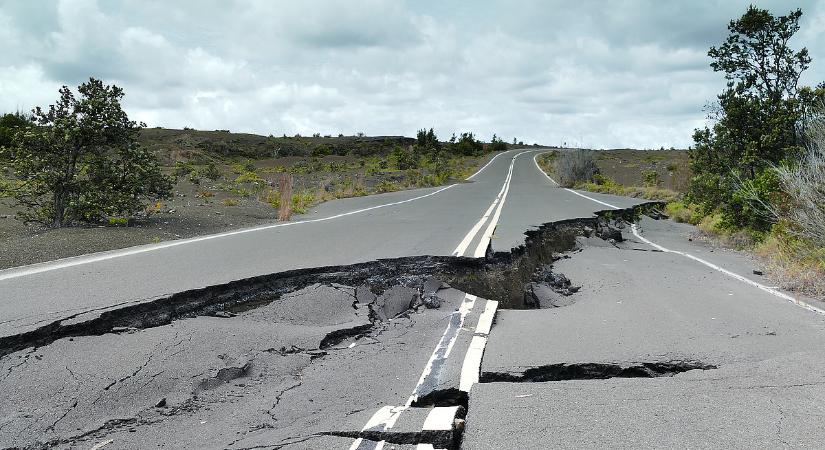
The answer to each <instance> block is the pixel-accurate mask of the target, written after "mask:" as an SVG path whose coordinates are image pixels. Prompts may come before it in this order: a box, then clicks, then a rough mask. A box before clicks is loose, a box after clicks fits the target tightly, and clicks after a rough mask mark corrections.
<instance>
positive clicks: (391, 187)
mask: <svg viewBox="0 0 825 450" xmlns="http://www.w3.org/2000/svg"><path fill="white" fill-rule="evenodd" d="M401 189H403V186H401V185H400V184H398V183H396V182H393V181H388V180H381V181H380V182H379V183H378V184H376V185H375V191H376V192H379V193H383V192H395V191H400V190H401Z"/></svg>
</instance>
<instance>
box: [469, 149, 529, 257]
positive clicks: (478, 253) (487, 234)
mask: <svg viewBox="0 0 825 450" xmlns="http://www.w3.org/2000/svg"><path fill="white" fill-rule="evenodd" d="M525 153H529V151H527V152H521V153H519V154H517V155H515V156H513V159H512V160H511V161H510V168H509V169H508V171H507V178H506V179H505V180H504V191H503V192H502V194H501V195H500V197H501V200H500V201H499V203H498V207H497V208H496V212H495V214H493V218H492V219H490V223H489V224H488V225H487V229H486V230H485V231H484V234H483V235H482V236H481V240H479V242H478V246H477V247H476V250H475V252H473V256H474V257H476V258H481V257H482V256H484V255H486V254H487V248H488V247H489V246H490V240H491V239H492V238H493V232H495V230H496V225H498V219H499V217H501V210H502V209H503V208H504V202H505V201H507V194H508V193H509V192H510V183H511V182H512V181H513V168H514V166H515V164H516V158H518V157H519V156H521V155H523V154H525Z"/></svg>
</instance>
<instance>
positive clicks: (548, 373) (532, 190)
mask: <svg viewBox="0 0 825 450" xmlns="http://www.w3.org/2000/svg"><path fill="white" fill-rule="evenodd" d="M538 153H539V151H536V150H512V151H509V152H505V153H503V154H500V155H498V156H497V157H496V158H495V159H493V160H492V161H491V162H490V164H489V165H488V166H486V167H485V168H483V169H482V170H481V171H480V172H479V173H477V174H476V175H475V176H473V177H472V178H471V179H470V180H468V181H467V182H465V183H459V184H456V185H452V186H447V187H441V188H434V189H422V190H416V191H405V192H396V193H391V194H383V195H378V196H371V197H362V198H355V199H344V200H339V201H335V202H329V203H326V204H323V205H321V206H320V207H319V208H318V209H317V211H313V212H312V213H311V214H309V215H307V216H304V217H302V218H301V220H299V221H296V222H291V223H288V224H273V225H272V226H268V227H260V228H257V229H250V230H241V231H238V232H233V233H224V234H221V235H215V236H209V237H205V238H196V239H191V240H184V241H174V242H171V243H164V244H159V245H152V246H144V247H136V248H131V249H126V250H122V251H115V252H107V253H102V254H94V255H89V256H85V257H79V258H72V259H68V260H61V261H56V262H53V263H45V264H39V265H34V266H27V267H22V268H17V269H10V270H5V271H0V338H3V337H10V336H16V335H20V334H21V333H25V332H28V331H32V330H35V329H38V328H39V327H43V326H44V325H46V324H49V323H51V322H55V321H58V322H59V325H60V326H64V325H67V324H68V325H71V324H81V325H82V324H83V323H85V322H84V321H87V320H90V318H93V317H95V316H97V315H99V314H101V313H102V312H103V311H110V312H111V311H114V312H117V311H119V310H121V308H124V307H125V306H128V305H134V304H141V303H144V304H147V305H149V303H148V302H150V301H151V300H152V299H154V298H157V297H159V296H163V295H167V294H170V293H175V292H181V291H186V290H190V289H194V288H202V287H205V286H211V285H217V284H221V283H227V282H230V281H232V280H237V279H241V278H247V277H250V276H255V275H263V274H270V273H278V272H283V271H287V270H292V269H300V268H314V267H322V266H342V265H348V264H354V263H363V262H369V261H374V260H377V259H382V258H401V257H410V256H421V255H435V256H456V255H457V256H467V257H475V258H483V257H484V256H485V254H487V253H488V251H489V250H492V251H494V252H507V251H509V250H510V249H512V248H514V247H518V246H520V245H522V244H524V239H525V235H524V233H525V231H527V230H530V229H534V228H536V227H538V226H540V225H542V224H545V223H548V222H553V221H558V220H565V219H572V218H587V217H592V216H593V213H594V212H595V211H598V210H605V209H612V208H625V207H629V206H632V205H634V204H638V203H640V201H639V200H637V199H630V198H623V197H615V196H609V195H599V194H591V193H580V192H574V191H571V190H566V189H560V188H558V187H557V186H556V185H555V183H554V182H553V181H552V180H551V179H549V178H548V177H547V176H546V175H544V174H543V173H542V172H541V171H540V170H539V169H538V167H537V165H536V163H535V160H534V157H535V156H536V155H537V154H538ZM690 232H691V228H690V227H685V226H681V225H677V224H672V223H670V222H667V221H652V220H649V219H645V220H643V222H642V223H641V224H640V227H639V228H638V229H636V228H635V227H634V228H633V229H631V228H630V227H627V228H625V229H624V230H623V234H624V236H625V238H627V239H628V240H627V241H625V242H621V243H615V242H608V241H605V240H602V239H599V238H595V237H591V238H580V240H579V243H578V250H577V251H574V252H571V253H570V254H568V256H569V258H566V259H561V260H559V261H557V262H556V263H555V264H554V267H553V271H554V272H560V273H563V274H565V275H566V276H567V277H569V278H570V280H571V281H572V282H573V284H574V285H577V286H581V289H580V290H579V291H578V292H576V293H574V294H573V295H572V296H570V297H568V300H569V301H566V302H564V303H560V304H565V305H567V306H563V307H559V308H549V309H537V310H504V309H499V308H498V303H497V302H495V301H491V300H487V299H484V298H482V297H477V296H475V295H472V294H467V293H464V292H460V291H458V290H456V289H453V288H449V287H448V286H445V285H442V284H441V283H440V282H436V281H435V280H428V281H427V282H426V283H425V284H424V287H423V288H421V289H420V290H415V289H411V288H409V287H403V286H400V285H399V286H395V287H390V288H389V289H386V290H383V291H376V292H372V291H371V290H370V288H369V286H366V285H362V286H345V285H340V284H336V283H324V284H316V285H312V286H309V287H306V288H304V289H301V290H299V291H296V292H292V293H289V294H286V295H284V296H282V297H280V298H278V299H277V300H276V301H273V302H271V303H269V302H264V303H260V304H255V305H252V306H251V307H248V308H243V309H240V310H235V311H233V312H232V313H231V314H223V315H213V316H204V315H199V316H197V317H191V318H186V319H181V320H174V321H172V322H171V323H168V324H164V323H158V324H157V326H155V325H149V326H146V327H145V328H139V329H118V330H109V331H108V332H91V331H90V332H89V333H87V334H83V333H80V334H77V335H75V336H73V337H72V338H63V339H58V340H56V341H54V342H50V343H45V344H43V345H41V346H33V347H29V348H26V349H24V350H20V351H16V352H14V353H11V354H8V355H6V356H4V357H2V358H0V448H5V447H22V448H38V447H39V446H50V447H58V448H87V449H88V448H95V449H99V448H148V447H165V448H185V447H189V448H290V449H293V448H294V449H298V448H350V449H367V448H371V449H381V448H399V449H402V448H418V449H428V448H456V447H457V445H458V444H457V443H456V442H455V441H453V439H454V438H456V436H461V435H462V433H461V432H462V430H463V431H464V432H463V438H462V439H463V440H462V442H461V444H460V445H461V447H462V448H468V449H477V448H490V449H492V448H570V447H597V448H607V447H610V448H635V447H640V446H646V447H691V448H693V447H706V448H710V447H718V446H720V445H726V446H730V447H735V448H745V447H748V448H753V447H762V448H767V447H771V448H773V447H778V446H781V445H785V444H787V445H788V446H796V447H816V445H815V444H816V443H817V442H822V438H823V437H825V436H822V434H823V433H822V431H820V430H821V427H819V426H818V423H819V422H820V421H821V420H822V419H823V409H822V407H821V406H820V405H821V404H822V402H821V400H822V399H821V398H820V397H822V394H821V392H823V391H822V390H821V386H820V384H825V379H823V378H822V375H820V374H821V373H822V370H821V366H822V362H821V361H822V356H823V355H822V354H821V353H822V352H820V351H819V350H817V348H818V345H819V343H821V342H822V338H823V333H825V321H823V318H824V317H825V316H823V315H822V314H820V313H819V310H818V309H817V307H816V305H811V304H809V303H804V302H799V301H797V302H796V303H794V302H793V300H795V299H793V298H792V297H789V296H788V295H787V294H786V293H782V292H779V291H776V290H775V289H772V288H770V287H769V286H765V285H764V284H763V283H764V280H762V279H761V278H760V277H758V276H755V275H752V273H751V272H752V269H753V268H754V264H753V262H752V261H750V260H748V259H747V258H746V257H745V256H743V255H741V254H738V253H735V252H719V251H714V252H712V251H711V250H710V249H709V248H708V247H705V246H703V245H701V244H698V243H696V242H693V241H689V240H688V239H687V238H686V236H687V234H688V233H690ZM341 270H342V271H346V269H341ZM377 275H380V274H377ZM401 284H403V283H401ZM425 301H426V302H427V304H426V305H424V302H425ZM433 302H434V303H433ZM411 305H412V306H414V308H413V309H409V308H410V306H411ZM697 367H699V369H696V368H697ZM691 369H694V370H691ZM676 372H678V373H676ZM640 373H643V374H645V375H655V376H656V377H655V378H626V377H628V376H631V375H636V376H638V375H639V374H640ZM674 373H676V374H674ZM662 375H672V376H662ZM465 408H466V410H465ZM465 415H466V428H465V425H464V424H463V423H464V422H462V421H461V419H462V418H464V417H465Z"/></svg>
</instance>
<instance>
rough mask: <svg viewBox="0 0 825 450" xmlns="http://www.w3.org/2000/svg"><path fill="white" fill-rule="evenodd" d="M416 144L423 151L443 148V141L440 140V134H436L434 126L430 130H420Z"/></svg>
mask: <svg viewBox="0 0 825 450" xmlns="http://www.w3.org/2000/svg"><path fill="white" fill-rule="evenodd" d="M415 145H416V146H417V147H418V149H419V151H421V152H430V151H438V150H440V149H441V143H440V142H438V136H436V135H435V131H433V129H432V128H430V129H429V130H427V129H424V128H422V129H420V130H418V134H417V136H416V142H415Z"/></svg>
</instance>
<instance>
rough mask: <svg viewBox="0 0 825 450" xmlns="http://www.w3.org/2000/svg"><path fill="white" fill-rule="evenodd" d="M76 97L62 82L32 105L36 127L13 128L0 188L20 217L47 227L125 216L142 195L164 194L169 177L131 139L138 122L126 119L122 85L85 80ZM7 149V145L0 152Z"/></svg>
mask: <svg viewBox="0 0 825 450" xmlns="http://www.w3.org/2000/svg"><path fill="white" fill-rule="evenodd" d="M78 92H79V94H80V97H79V98H76V97H75V95H74V94H73V93H72V91H71V89H69V88H68V87H66V86H63V88H61V89H60V98H59V99H58V100H57V102H56V103H55V104H54V105H50V106H49V108H48V110H43V109H41V108H40V107H37V108H35V109H34V111H33V113H34V119H35V122H36V124H37V126H36V127H31V128H28V129H25V130H24V131H22V132H18V133H16V134H15V137H14V142H13V145H12V147H11V151H12V152H13V159H12V161H11V168H12V171H13V173H14V176H15V178H16V180H17V182H16V183H13V184H12V185H11V186H7V187H6V188H4V192H2V194H4V195H6V196H10V197H12V198H14V199H15V200H16V202H17V203H18V204H19V205H22V206H24V207H25V208H26V211H25V212H22V213H21V214H20V215H21V217H22V218H23V219H24V220H26V221H31V222H40V223H44V224H46V225H50V226H54V227H62V226H66V225H70V224H72V223H75V222H78V221H83V222H94V221H99V220H102V219H104V218H106V217H112V216H127V215H133V214H134V213H136V212H138V211H140V210H141V209H142V208H144V201H146V200H147V199H156V198H168V197H169V196H170V195H171V188H172V181H171V179H170V178H169V177H167V176H165V175H163V173H162V172H161V171H160V166H159V163H158V161H157V158H156V157H155V156H154V154H152V153H151V152H150V151H149V150H148V149H146V148H144V147H141V146H140V145H138V143H137V134H138V132H139V131H140V129H141V127H144V126H145V124H140V125H138V124H136V123H135V122H134V121H131V120H129V117H128V116H127V115H126V113H125V112H124V111H123V109H122V108H121V105H120V100H121V98H123V89H121V88H119V87H117V86H114V85H112V86H107V85H104V84H103V83H102V82H101V81H100V80H96V79H94V78H90V79H89V81H88V82H86V83H83V84H81V85H80V86H79V88H78ZM4 153H7V154H8V153H9V151H4Z"/></svg>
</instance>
